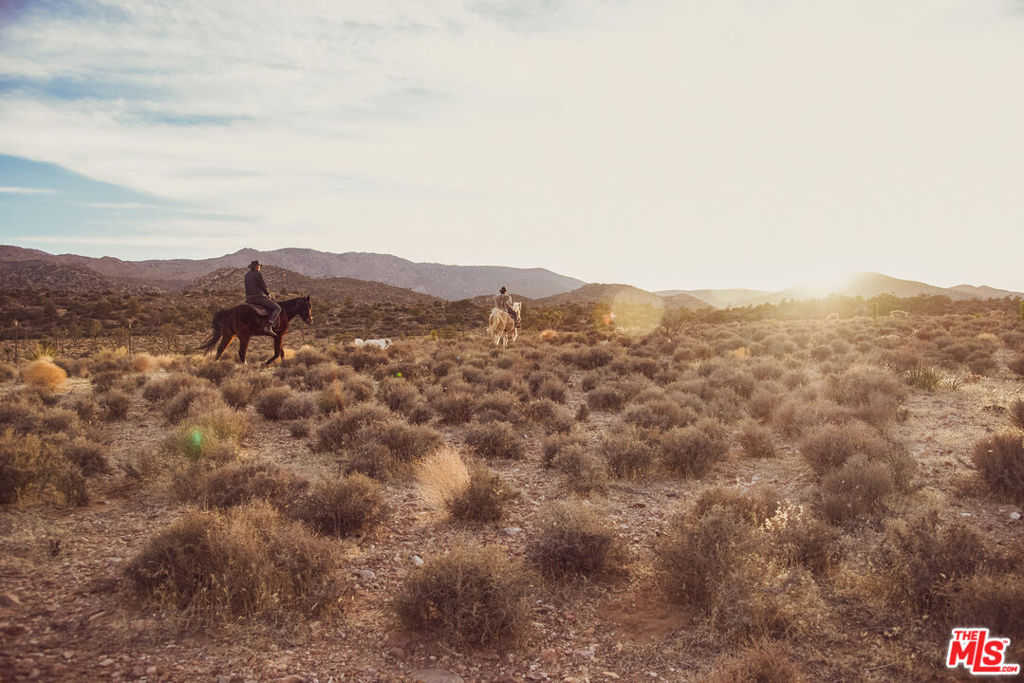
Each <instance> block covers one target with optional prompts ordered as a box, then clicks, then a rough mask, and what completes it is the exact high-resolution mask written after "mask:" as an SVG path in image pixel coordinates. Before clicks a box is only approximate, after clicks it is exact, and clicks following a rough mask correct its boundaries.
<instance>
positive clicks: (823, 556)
mask: <svg viewBox="0 0 1024 683" xmlns="http://www.w3.org/2000/svg"><path fill="white" fill-rule="evenodd" d="M761 531H762V532H763V534H764V537H765V541H766V544H767V551H768V552H769V553H770V554H771V555H772V556H773V557H775V558H777V559H778V560H780V561H781V562H782V563H783V564H784V565H786V566H795V565H800V566H803V567H804V568H806V569H808V570H809V571H810V572H811V573H812V574H814V575H815V576H823V575H825V574H827V573H828V572H830V571H831V570H832V569H833V568H834V567H835V566H836V564H837V563H838V562H839V560H840V559H841V557H842V551H841V548H840V546H839V538H840V533H839V531H838V530H837V529H836V528H835V527H833V526H831V525H829V524H826V523H825V522H823V521H821V520H820V519H818V518H817V517H815V516H813V515H812V514H811V513H810V511H809V510H808V509H807V508H806V507H805V506H803V505H797V504H795V503H793V502H792V501H788V500H786V501H780V502H779V504H778V507H777V508H776V510H775V513H774V514H773V515H771V516H769V517H767V518H766V519H765V520H764V521H763V522H762V523H761Z"/></svg>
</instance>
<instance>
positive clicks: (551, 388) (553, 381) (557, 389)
mask: <svg viewBox="0 0 1024 683" xmlns="http://www.w3.org/2000/svg"><path fill="white" fill-rule="evenodd" d="M566 391H567V388H566V386H565V382H563V381H562V380H560V379H558V378H557V377H554V378H550V379H546V380H544V382H542V383H541V385H540V386H539V387H537V390H536V391H534V392H533V394H534V395H535V396H537V397H539V398H547V399H551V400H552V401H554V402H555V403H565V392H566Z"/></svg>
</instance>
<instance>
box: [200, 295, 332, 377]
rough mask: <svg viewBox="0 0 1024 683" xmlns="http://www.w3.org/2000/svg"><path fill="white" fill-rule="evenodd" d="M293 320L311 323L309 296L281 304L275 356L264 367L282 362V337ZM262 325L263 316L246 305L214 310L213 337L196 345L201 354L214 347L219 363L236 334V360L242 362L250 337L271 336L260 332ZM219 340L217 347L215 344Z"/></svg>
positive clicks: (275, 341) (276, 327)
mask: <svg viewBox="0 0 1024 683" xmlns="http://www.w3.org/2000/svg"><path fill="white" fill-rule="evenodd" d="M296 317H298V318H302V319H303V320H305V321H306V324H307V325H312V324H313V306H312V304H311V303H310V302H309V297H308V296H304V297H299V298H298V299H289V300H288V301H282V302H281V315H279V316H278V317H277V325H276V326H275V328H274V331H275V332H277V337H276V338H275V339H274V355H273V356H271V357H270V360H268V361H267V365H270V364H271V363H273V362H274V361H275V360H277V359H278V358H280V359H282V360H283V359H284V349H283V348H281V338H282V337H284V333H285V332H287V331H288V323H289V322H290V321H291V319H292V318H296ZM265 324H266V316H262V315H259V314H258V313H257V312H256V310H255V309H254V308H253V307H252V306H250V305H249V304H242V305H241V306H235V307H234V308H228V309H225V310H223V311H217V312H216V313H214V314H213V336H211V337H210V338H209V339H207V340H206V341H204V342H203V343H202V344H201V345H200V346H199V350H200V351H202V352H203V353H209V352H210V351H212V350H213V347H214V346H216V347H217V359H218V360H220V356H221V354H222V353H224V349H226V348H227V346H228V344H230V343H231V340H232V339H234V338H235V335H237V336H238V360H239V361H241V362H242V363H244V362H245V352H246V349H248V348H249V338H250V337H260V336H262V337H269V336H270V335H269V334H267V333H266V332H264V331H263V327H264V325H265ZM218 341H219V342H220V344H218V343H217V342H218Z"/></svg>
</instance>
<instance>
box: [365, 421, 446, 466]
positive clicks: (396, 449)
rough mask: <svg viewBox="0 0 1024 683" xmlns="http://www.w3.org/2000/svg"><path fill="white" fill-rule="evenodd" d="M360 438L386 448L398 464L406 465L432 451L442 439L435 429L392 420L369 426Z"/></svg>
mask: <svg viewBox="0 0 1024 683" xmlns="http://www.w3.org/2000/svg"><path fill="white" fill-rule="evenodd" d="M359 438H360V439H361V440H364V441H365V440H371V441H373V442H375V443H377V444H380V445H381V446H384V447H385V448H387V450H388V452H389V453H390V454H391V457H392V458H394V460H395V461H396V462H397V463H398V464H400V465H401V464H405V465H408V464H409V463H412V462H413V461H414V460H416V459H418V458H422V457H423V456H424V455H426V454H427V453H429V452H431V451H433V450H434V449H436V448H437V447H438V446H440V445H441V443H442V442H443V441H444V437H443V436H442V435H441V433H440V432H438V431H437V430H435V429H431V428H430V427H424V426H419V425H410V424H407V423H405V422H401V421H397V420H392V421H390V422H388V423H386V424H384V425H383V426H380V427H378V426H376V425H374V426H371V427H368V428H366V431H365V433H363V434H360V437H359Z"/></svg>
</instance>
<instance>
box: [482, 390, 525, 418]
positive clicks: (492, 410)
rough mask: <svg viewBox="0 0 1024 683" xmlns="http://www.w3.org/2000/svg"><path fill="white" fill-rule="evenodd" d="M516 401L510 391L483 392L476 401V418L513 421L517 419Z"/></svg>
mask: <svg viewBox="0 0 1024 683" xmlns="http://www.w3.org/2000/svg"><path fill="white" fill-rule="evenodd" d="M518 403H519V402H518V401H517V400H516V397H515V396H514V395H513V394H512V392H510V391H492V392H490V393H488V394H484V395H483V396H481V397H480V400H479V401H477V403H476V409H475V410H476V413H477V419H478V420H479V421H480V422H495V421H497V422H515V421H516V420H518V419H519V410H518V409H517V404H518Z"/></svg>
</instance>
